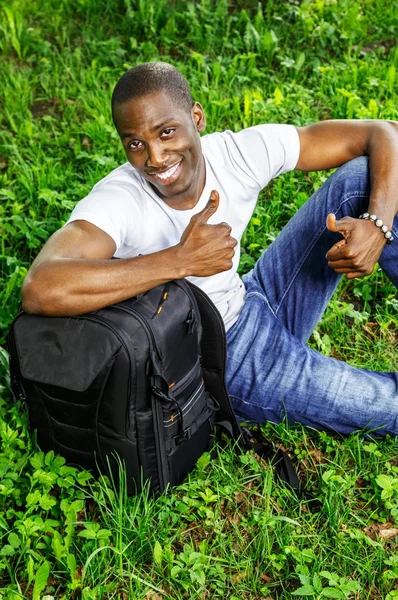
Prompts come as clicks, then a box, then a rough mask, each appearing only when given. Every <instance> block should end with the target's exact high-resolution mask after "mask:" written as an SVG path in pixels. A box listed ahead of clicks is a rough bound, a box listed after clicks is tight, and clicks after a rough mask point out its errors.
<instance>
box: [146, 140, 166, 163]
mask: <svg viewBox="0 0 398 600" xmlns="http://www.w3.org/2000/svg"><path fill="white" fill-rule="evenodd" d="M147 153H148V158H147V161H146V166H147V167H154V168H156V169H159V168H160V167H163V166H164V162H165V161H164V152H163V148H162V147H161V145H160V144H148V147H147Z"/></svg>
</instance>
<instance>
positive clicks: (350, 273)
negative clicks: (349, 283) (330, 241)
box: [326, 213, 386, 279]
mask: <svg viewBox="0 0 398 600" xmlns="http://www.w3.org/2000/svg"><path fill="white" fill-rule="evenodd" d="M326 227H327V228H328V229H329V231H334V232H338V233H340V234H341V235H342V236H343V239H342V240H340V241H339V242H337V243H336V244H334V246H332V247H331V249H330V250H329V252H328V253H327V254H326V259H327V260H328V264H329V266H330V267H331V268H332V269H334V271H336V273H345V274H346V276H347V278H348V279H353V278H354V277H363V276H364V275H370V273H372V272H373V269H374V266H375V264H376V263H377V261H378V260H379V258H380V254H381V253H382V250H383V248H384V246H385V243H386V240H385V238H384V236H383V234H382V232H381V231H380V230H379V229H378V228H377V227H375V226H374V225H373V223H372V222H371V221H367V220H362V219H353V218H352V217H343V218H342V219H340V220H336V216H335V215H334V214H333V213H331V214H329V215H328V216H327V219H326Z"/></svg>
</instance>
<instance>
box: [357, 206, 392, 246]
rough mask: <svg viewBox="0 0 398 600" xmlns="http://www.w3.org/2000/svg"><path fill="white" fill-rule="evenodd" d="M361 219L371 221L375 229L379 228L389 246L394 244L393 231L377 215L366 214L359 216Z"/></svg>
mask: <svg viewBox="0 0 398 600" xmlns="http://www.w3.org/2000/svg"><path fill="white" fill-rule="evenodd" d="M359 218H360V219H363V220H366V221H370V222H372V223H373V225H374V226H375V227H377V228H378V229H379V231H380V233H381V234H382V235H383V236H384V238H385V240H386V242H387V244H392V243H393V241H394V236H393V234H392V231H391V230H390V229H389V227H388V225H386V224H385V223H384V222H383V220H382V219H380V218H379V217H378V216H377V215H376V214H374V213H369V212H365V213H363V214H362V215H360V216H359Z"/></svg>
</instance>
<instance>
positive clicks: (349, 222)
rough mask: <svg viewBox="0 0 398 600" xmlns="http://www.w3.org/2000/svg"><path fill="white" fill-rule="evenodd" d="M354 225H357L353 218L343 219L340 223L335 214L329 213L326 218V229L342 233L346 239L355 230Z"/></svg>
mask: <svg viewBox="0 0 398 600" xmlns="http://www.w3.org/2000/svg"><path fill="white" fill-rule="evenodd" d="M353 225H355V219H352V218H351V217H343V218H342V219H340V220H339V221H338V220H337V219H336V215H335V214H333V213H329V214H328V216H327V217H326V227H327V228H328V229H329V231H333V232H337V233H340V234H341V235H342V236H344V237H346V234H348V232H349V231H351V230H352V229H353V227H352V226H353Z"/></svg>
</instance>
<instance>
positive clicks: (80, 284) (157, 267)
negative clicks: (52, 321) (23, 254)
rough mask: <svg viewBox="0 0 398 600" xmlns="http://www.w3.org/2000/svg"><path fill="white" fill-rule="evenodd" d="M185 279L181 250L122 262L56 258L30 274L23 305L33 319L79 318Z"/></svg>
mask: <svg viewBox="0 0 398 600" xmlns="http://www.w3.org/2000/svg"><path fill="white" fill-rule="evenodd" d="M184 276H185V273H184V270H183V267H182V264H181V260H180V258H179V250H178V247H177V246H174V247H172V248H168V249H167V250H162V251H160V252H156V253H154V254H150V255H148V256H138V257H136V258H129V259H120V260H107V259H106V260H102V259H81V258H53V259H51V260H46V261H43V262H41V263H40V264H39V265H38V266H37V267H36V268H33V269H32V270H31V272H29V273H28V275H27V277H26V279H25V282H24V285H23V288H22V305H23V308H24V310H25V311H26V312H29V313H33V314H43V315H46V316H72V315H78V314H83V313H86V312H90V311H93V310H98V309H99V308H102V307H104V306H108V305H110V304H114V303H116V302H121V301H122V300H126V299H127V298H131V297H133V296H136V295H137V294H141V293H143V292H146V291H147V290H149V289H151V288H153V287H155V286H157V285H160V284H162V283H165V282H166V281H170V280H172V279H180V278H182V277H184Z"/></svg>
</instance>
